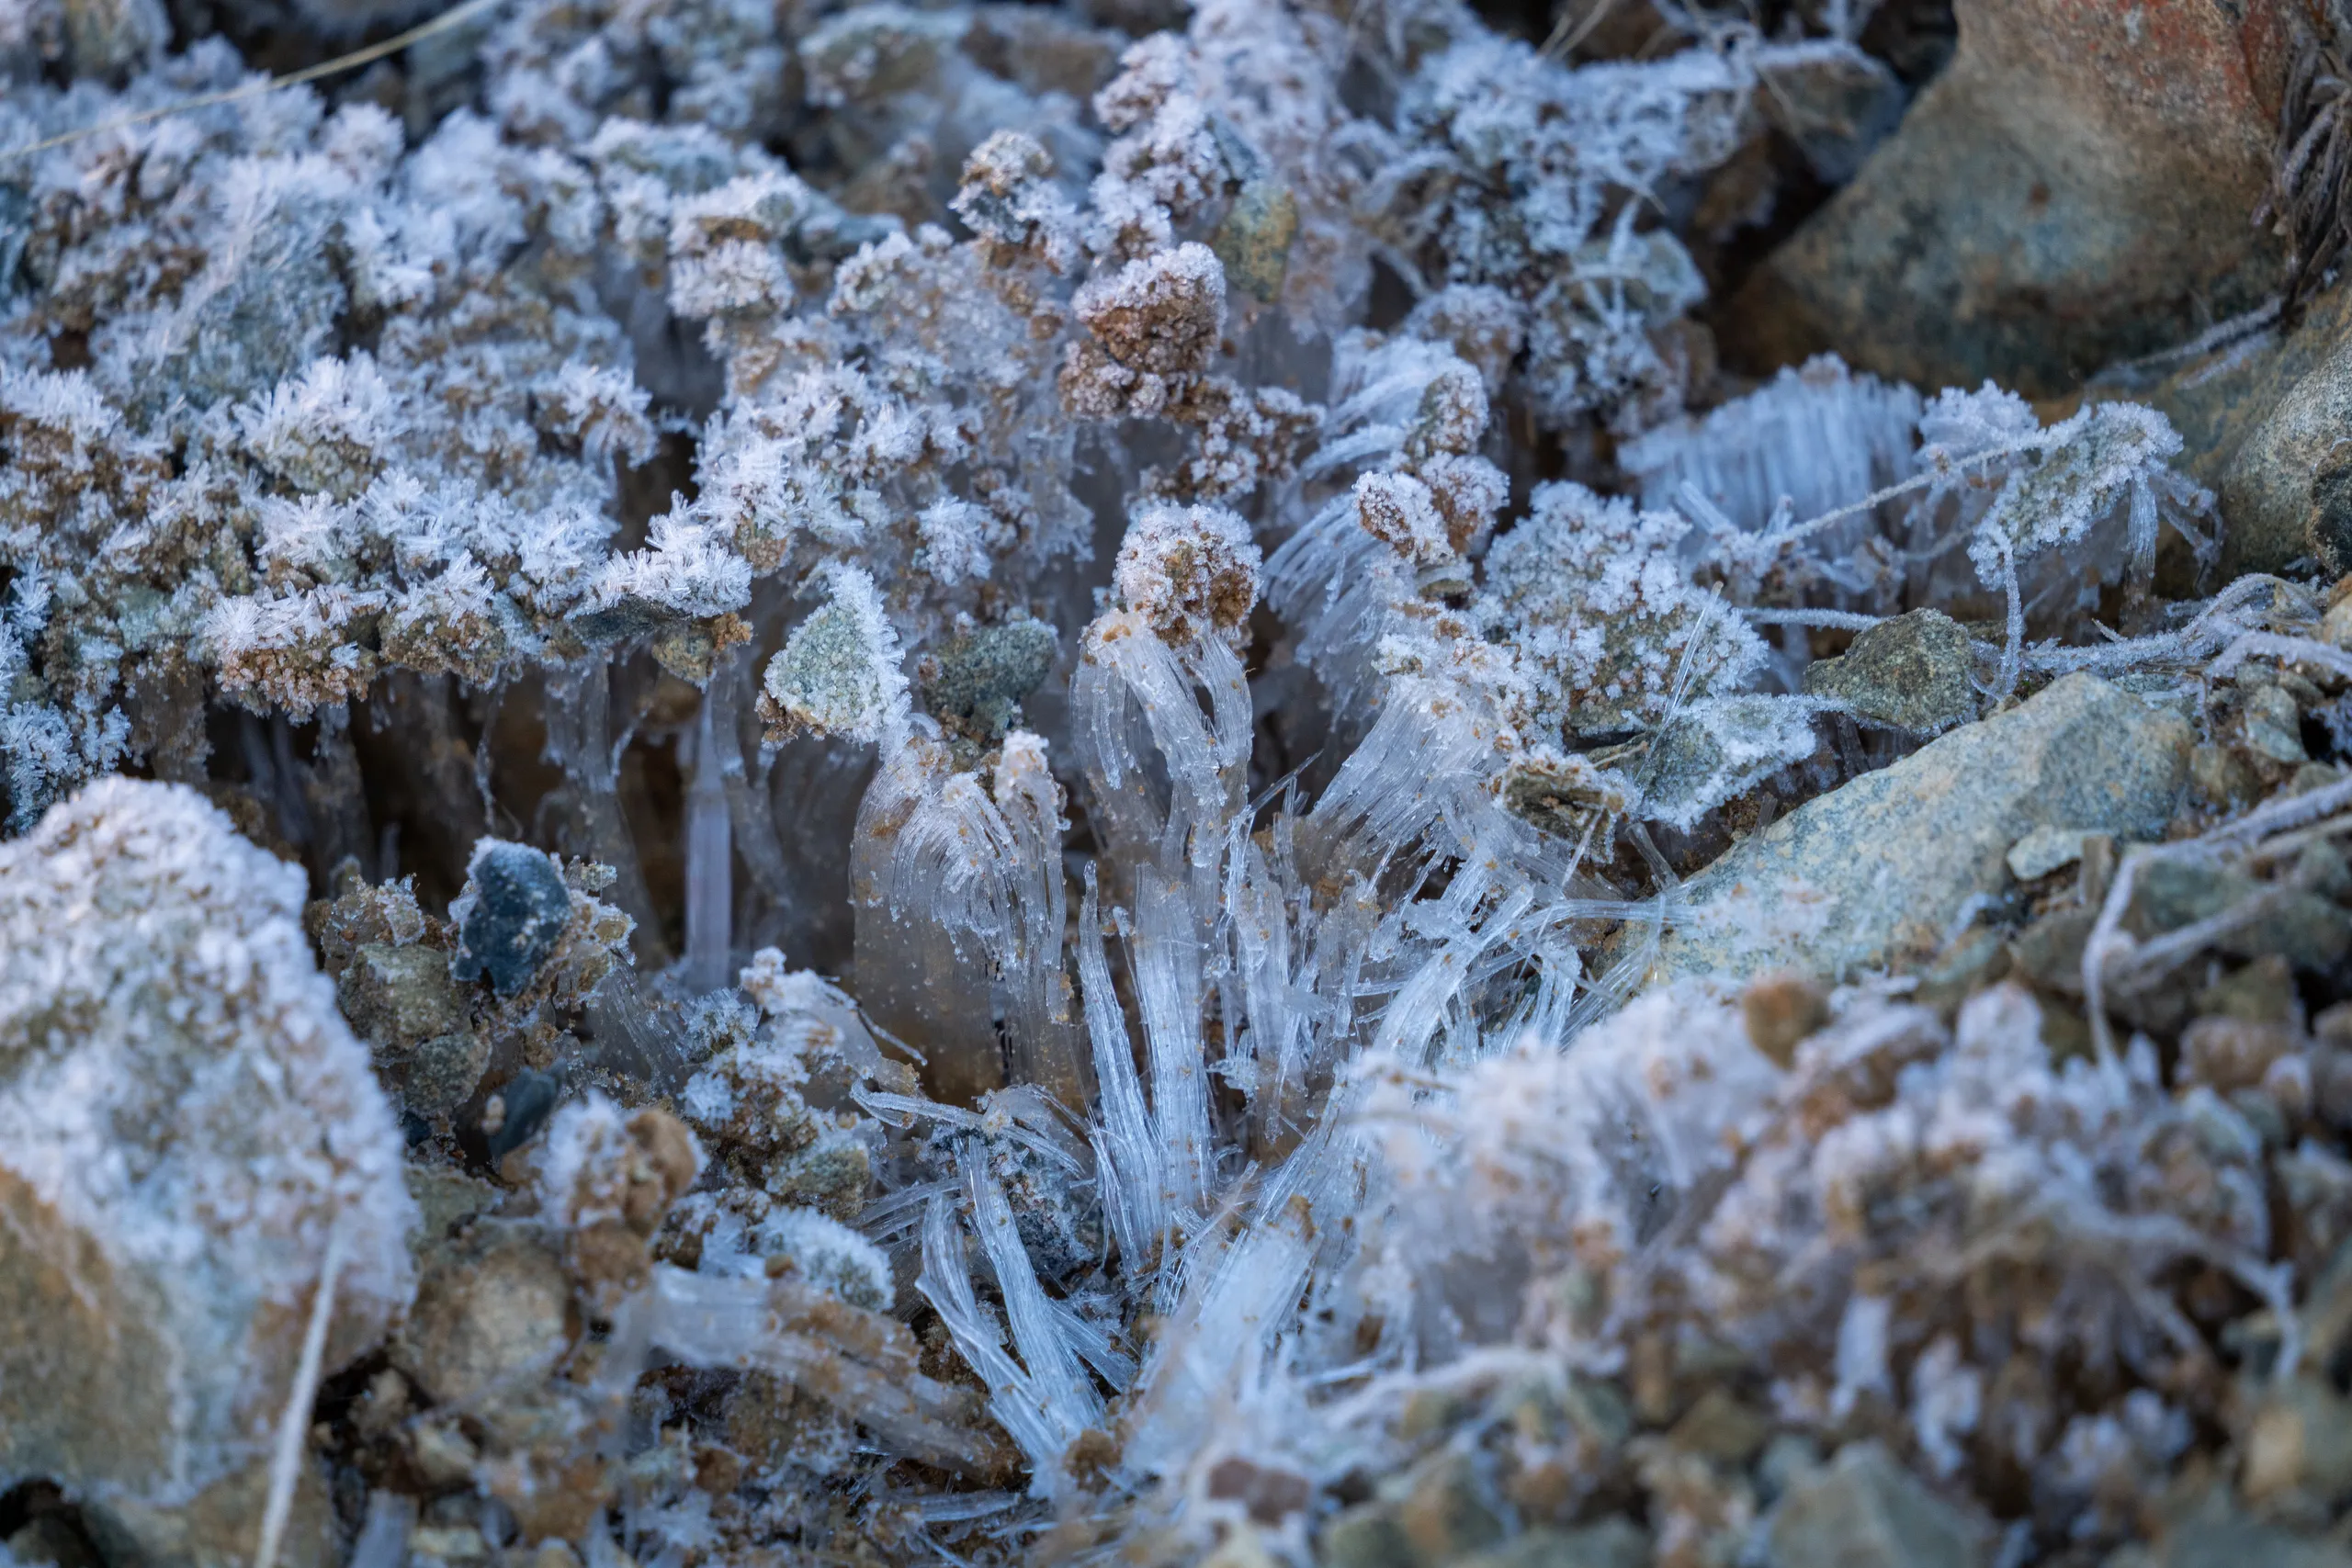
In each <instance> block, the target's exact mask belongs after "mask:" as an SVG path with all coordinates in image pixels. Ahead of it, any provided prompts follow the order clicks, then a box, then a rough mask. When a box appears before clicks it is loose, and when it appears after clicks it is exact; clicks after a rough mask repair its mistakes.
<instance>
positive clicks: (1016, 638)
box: [922, 621, 1057, 746]
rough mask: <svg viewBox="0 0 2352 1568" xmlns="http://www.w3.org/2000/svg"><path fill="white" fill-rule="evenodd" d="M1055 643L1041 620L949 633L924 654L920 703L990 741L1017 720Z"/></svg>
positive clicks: (978, 738) (1049, 663)
mask: <svg viewBox="0 0 2352 1568" xmlns="http://www.w3.org/2000/svg"><path fill="white" fill-rule="evenodd" d="M1056 647H1057V644H1056V639H1055V637H1054V628H1053V626H1052V625H1051V624H1050V623H1047V622H1045V621H1008V622H1006V623H1005V624H1004V625H1002V626H982V627H980V628H979V629H978V630H977V631H973V632H968V633H966V634H964V635H962V636H958V637H950V638H948V639H947V641H946V642H945V643H944V644H943V645H941V647H940V648H939V649H938V650H937V651H936V652H934V653H932V654H929V655H927V656H925V658H924V660H923V664H922V696H923V704H924V705H925V706H926V707H927V708H929V709H930V711H931V713H932V715H933V717H935V718H937V719H938V720H939V721H940V722H941V723H942V724H946V725H950V726H952V727H953V728H956V730H957V731H958V732H959V733H961V734H962V735H964V736H965V737H966V738H967V739H970V740H973V741H977V742H978V743H979V744H981V745H986V746H992V745H994V744H996V743H997V742H998V741H1000V740H1002V739H1004V736H1005V732H1006V731H1007V730H1009V729H1012V728H1016V727H1017V726H1018V725H1019V724H1020V723H1021V700H1022V699H1023V697H1025V696H1027V695H1028V694H1030V693H1032V692H1034V691H1035V690H1036V689H1037V684H1038V682H1041V681H1043V680H1045V678H1046V673H1047V672H1048V671H1051V670H1052V669H1053V667H1054V654H1055V651H1056Z"/></svg>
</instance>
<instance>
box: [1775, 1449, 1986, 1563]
mask: <svg viewBox="0 0 2352 1568" xmlns="http://www.w3.org/2000/svg"><path fill="white" fill-rule="evenodd" d="M1992 1540H1993V1531H1992V1529H1991V1527H1990V1526H1989V1525H1988V1524H1987V1523H1986V1522H1985V1520H1982V1519H1980V1518H1977V1517H1974V1516H1973V1515H1970V1514H1966V1513H1962V1511H1961V1510H1960V1509H1958V1508H1956V1507H1954V1506H1951V1504H1950V1503H1947V1502H1945V1501H1944V1500H1943V1499H1942V1498H1940V1497H1939V1496H1937V1495H1935V1494H1934V1493H1932V1492H1930V1491H1928V1488H1927V1487H1926V1486H1925V1485H1924V1484H1923V1483H1921V1482H1920V1481H1919V1480H1918V1478H1917V1477H1916V1476H1914V1475H1913V1474H1912V1473H1911V1472H1909V1471H1907V1470H1905V1469H1904V1468H1903V1467H1902V1466H1901V1465H1900V1464H1897V1463H1896V1462H1895V1461H1894V1457H1893V1456H1892V1455H1890V1454H1889V1453H1888V1452H1887V1451H1886V1450H1885V1449H1883V1448H1882V1447H1881V1446H1880V1445H1878V1444H1877V1443H1875V1442H1868V1443H1850V1444H1849V1445H1847V1446H1846V1447H1845V1448H1843V1449H1840V1450H1838V1457H1837V1458H1836V1459H1835V1460H1833V1461H1830V1463H1829V1464H1828V1466H1827V1467H1826V1468H1825V1469H1823V1470H1820V1471H1816V1472H1814V1473H1812V1474H1810V1475H1807V1476H1805V1477H1804V1478H1803V1479H1801V1480H1798V1481H1796V1482H1795V1483H1792V1485H1791V1486H1790V1487H1789V1489H1788V1492H1787V1493H1786V1494H1785V1495H1783V1496H1782V1497H1781V1505H1780V1507H1779V1509H1778V1510H1777V1511H1776V1512H1775V1513H1774V1514H1773V1516H1772V1523H1771V1529H1770V1552H1771V1562H1772V1564H1773V1568H1979V1565H1981V1564H1985V1563H1987V1562H1991V1560H1992Z"/></svg>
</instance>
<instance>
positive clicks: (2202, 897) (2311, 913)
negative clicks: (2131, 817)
mask: <svg viewBox="0 0 2352 1568" xmlns="http://www.w3.org/2000/svg"><path fill="white" fill-rule="evenodd" d="M2256 898H2263V899H2266V900H2267V903H2266V905H2265V907H2264V908H2263V910H2262V912H2261V913H2259V914H2257V915H2255V916H2253V917H2252V918H2250V919H2248V920H2247V921H2246V922H2245V924H2244V925H2241V926H2238V927H2236V928H2235V929H2233V930H2231V931H2224V932H2223V933H2222V935H2220V936H2219V937H2217V938H2215V939H2214V943H2213V945H2214V946H2216V947H2218V948H2219V949H2221V951H2222V952H2223V953H2229V954H2231V955H2232V956H2233V957H2237V958H2259V957H2262V956H2265V955H2266V954H2277V955H2278V956H2279V957H2282V958H2284V959H2286V960H2287V961H2288V962H2289V963H2290V964H2293V965H2294V966H2295V967H2297V968H2298V969H2325V968H2328V967H2329V966H2331V965H2332V964H2335V962H2336V960H2338V959H2340V958H2342V957H2343V956H2344V954H2345V953H2346V951H2347V950H2352V920H2348V919H2346V916H2345V913H2344V911H2343V910H2341V909H2339V908H2336V907H2335V905H2334V904H2333V903H2331V902H2329V901H2328V900H2327V899H2326V898H2325V897H2322V896H2321V895H2320V894H2317V893H2314V892H2312V891H2310V890H2308V889H2306V888H2301V887H2288V888H2277V887H2274V886H2271V885H2269V884H2267V883H2263V882H2260V881H2257V880H2256V879H2255V878H2254V877H2251V876H2248V875H2246V874H2245V873H2244V872H2242V871H2237V870H2233V868H2231V867H2228V866H2223V865H2216V864H2213V863H2210V862H2204V861H2193V860H2163V861H2157V862H2155V863H2153V864H2150V865H2147V866H2144V867H2143V868H2142V869H2141V871H2140V872H2139V874H2138V875H2137V877H2136V879H2135V880H2134V882H2133V884H2132V889H2131V909H2130V911H2129V912H2128V919H2130V920H2131V924H2132V926H2133V928H2134V929H2135V930H2137V931H2142V932H2143V933H2145V934H2150V935H2153V934H2155V933H2157V932H2161V931H2178V930H2179V929H2180V928H2181V927H2183V926H2186V925H2190V924H2193V923H2194V922H2196V921H2198V920H2203V919H2211V918H2212V917H2213V916H2215V915H2219V914H2222V913H2223V912H2224V911H2226V910H2229V909H2233V908H2239V907H2241V906H2243V905H2245V904H2248V903H2250V902H2252V901H2253V900H2255V899H2256Z"/></svg>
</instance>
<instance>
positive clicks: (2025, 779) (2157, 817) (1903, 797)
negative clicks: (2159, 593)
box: [1653, 674, 2191, 978]
mask: <svg viewBox="0 0 2352 1568" xmlns="http://www.w3.org/2000/svg"><path fill="white" fill-rule="evenodd" d="M2190 741H2191V735H2190V732H2189V728H2188V725H2186V724H2184V723H2183V722H2182V721H2181V720H2180V719H2178V718H2177V717H2175V716H2172V715H2170V714H2166V713H2161V712H2159V711H2157V710H2156V709H2154V708H2151V707H2149V706H2148V705H2146V704H2144V703H2143V702H2141V701H2140V700H2139V699H2138V698H2136V697H2134V696H2132V695H2131V694H2129V693H2127V692H2124V691H2121V690H2120V689H2119V688H2117V687H2115V686H2112V685H2110V684H2109V683H2108V682H2104V681H2102V680H2100V679H2098V677H2097V676H2095V675H2086V674H2077V675H2070V676H2068V677H2066V678H2065V679H2064V680H2062V681H2060V682H2057V683H2055V684H2054V685H2052V686H2051V687H2050V688H2049V689H2048V690H2046V691H2043V692H2041V693H2040V694H2037V695H2036V696H2034V697H2033V698H2031V699H2030V701H2028V702H2026V703H2024V704H2022V705H2019V706H2018V707H2016V708H2014V709H2011V710H2010V711H2008V712H2007V713H2003V714H1999V715H1997V716H1994V717H1992V718H1988V719H1985V720H1982V721H1980V722H1978V723H1975V724H1971V725H1967V726H1964V727H1962V728H1960V729H1956V730H1954V731H1952V732H1951V734H1949V735H1946V736H1944V737H1943V738H1942V739H1938V740H1934V741H1931V742H1929V743H1928V745H1927V746H1925V747H1923V748H1922V749H1920V750H1918V751H1917V752H1915V753H1913V754H1912V755H1911V756H1909V757H1906V758H1905V759H1904V760H1903V761H1899V762H1896V763H1895V764H1894V766H1892V767H1889V768H1884V769H1882V770H1880V771H1879V772H1877V773H1865V774H1863V775H1862V776H1861V777H1860V778H1857V779H1854V780H1852V781H1850V782H1849V783H1848V784H1846V785H1844V787H1842V788H1840V789H1837V790H1834V791H1832V792H1831V793H1829V794H1828V795H1822V796H1820V797H1818V798H1816V799H1814V800H1810V801H1807V802H1806V803H1805V804H1804V806H1802V807H1799V808H1798V809H1797V810H1795V811H1793V812H1792V813H1790V814H1789V815H1788V816H1786V817H1784V818H1781V819H1780V820H1779V821H1777V822H1775V823H1773V824H1772V825H1771V826H1770V827H1769V828H1767V829H1764V830H1763V831H1762V832H1760V833H1757V834H1755V835H1753V836H1752V837H1750V838H1747V839H1745V840H1741V841H1740V842H1739V843H1738V844H1736V845H1735V846H1734V847H1733V848H1732V849H1731V850H1729V851H1728V852H1725V853H1724V855H1723V856H1722V857H1721V858H1720V859H1719V860H1717V861H1716V862H1715V863H1714V864H1713V865H1712V866H1710V867H1708V868H1707V870H1705V871H1704V872H1702V873H1701V874H1699V875H1698V876H1696V877H1694V878H1693V879H1691V881H1690V882H1688V883H1686V884H1684V886H1683V888H1682V903H1683V908H1682V910H1681V912H1680V915H1679V920H1678V923H1677V924H1676V925H1675V926H1674V927H1673V928H1672V929H1671V930H1669V931H1668V934H1667V937H1666V939H1665V941H1664V942H1663V943H1662V944H1661V946H1660V949H1659V953H1658V957H1657V964H1656V965H1655V966H1654V969H1653V977H1654V978H1666V977H1669V976H1679V975H1691V974H1705V973H1709V972H1714V973H1719V974H1723V975H1726V976H1736V977H1742V978H1744V977H1747V976H1755V975H1758V974H1762V973H1764V972H1766V971H1768V970H1772V969H1799V970H1803V971H1804V972H1806V973H1810V974H1815V975H1820V976H1828V977H1831V978H1839V977H1843V976H1847V975H1849V974H1851V973H1853V972H1854V971H1857V970H1861V969H1869V968H1874V967H1878V966H1882V965H1884V964H1890V963H1893V962H1895V961H1896V960H1898V959H1903V958H1906V957H1911V956H1915V955H1921V954H1925V953H1932V952H1934V951H1936V950H1937V949H1938V948H1939V946H1940V945H1941V944H1942V942H1943V941H1944V939H1945V937H1946V936H1947V934H1948V933H1949V932H1950V931H1951V928H1952V927H1953V926H1954V925H1955V924H1956V923H1957V921H1958V919H1959V918H1960V916H1961V914H1962V908H1963V906H1965V905H1966V904H1967V903H1968V901H1969V900H1970V899H1971V898H1973V897H1978V896H1980V895H1982V896H1984V897H1993V896H1996V895H1997V894H1998V893H1999V892H2000V891H2001V890H2002V888H2003V887H2004V886H2007V878H2008V866H2007V854H2008V852H2009V849H2010V847H2011V846H2012V845H2014V844H2015V843H2016V842H2017V841H2018V840H2019V839H2022V838H2024V837H2025V836H2026V835H2027V834H2029V833H2030V832H2032V831H2033V830H2034V829H2036V828H2045V827H2058V826H2064V827H2067V828H2070V829H2081V830H2084V831H2086V832H2101V833H2113V834H2115V835H2117V836H2118V837H2122V838H2140V839H2146V838H2153V837H2154V836H2155V835H2156V834H2157V833H2158V832H2159V831H2160V830H2161V829H2162V828H2163V826H2164V824H2165V821H2166V820H2168V819H2169V818H2170V817H2171V815H2172V811H2173V807H2174V802H2175V799H2176V797H2177V795H2178V794H2179V792H2180V788H2181V784H2182V782H2183V780H2184V779H2185V778H2186V777H2187V773H2188V752H2189V746H2190Z"/></svg>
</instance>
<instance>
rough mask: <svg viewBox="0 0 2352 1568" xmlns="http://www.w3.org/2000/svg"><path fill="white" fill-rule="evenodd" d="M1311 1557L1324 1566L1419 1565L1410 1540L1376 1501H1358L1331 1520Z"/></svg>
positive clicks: (1373, 1567) (1399, 1567) (1390, 1567)
mask: <svg viewBox="0 0 2352 1568" xmlns="http://www.w3.org/2000/svg"><path fill="white" fill-rule="evenodd" d="M1315 1557H1316V1561H1317V1562H1320V1563H1322V1564H1323V1565H1324V1568H1421V1556H1420V1553H1419V1552H1418V1551H1414V1550H1413V1542H1412V1540H1411V1539H1410V1538H1409V1537H1408V1536H1407V1535H1406V1534H1405V1531H1404V1529H1402V1528H1401V1527H1400V1526H1399V1525H1398V1524H1397V1520H1396V1519H1395V1517H1393V1516H1392V1515H1391V1513H1390V1511H1389V1510H1388V1509H1387V1508H1386V1507H1385V1506H1382V1505H1380V1504H1378V1503H1359V1504H1358V1505H1356V1506H1354V1507H1352V1508H1350V1509H1348V1510H1347V1511H1346V1512H1345V1513H1343V1514H1341V1515H1340V1517H1338V1518H1335V1519H1333V1520H1332V1521H1331V1522H1330V1524H1329V1525H1328V1526H1326V1527H1325V1528H1324V1530H1323V1539H1322V1540H1320V1541H1319V1542H1317V1551H1316V1553H1315Z"/></svg>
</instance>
